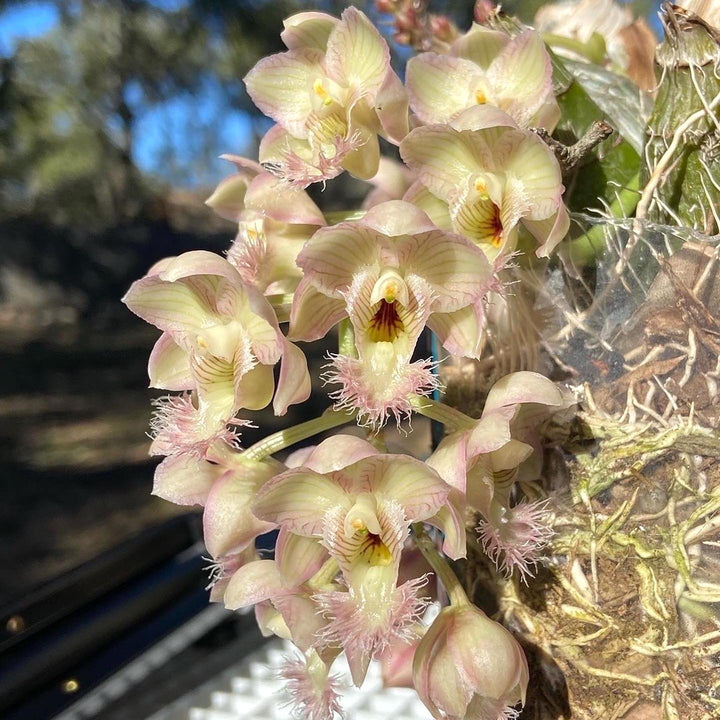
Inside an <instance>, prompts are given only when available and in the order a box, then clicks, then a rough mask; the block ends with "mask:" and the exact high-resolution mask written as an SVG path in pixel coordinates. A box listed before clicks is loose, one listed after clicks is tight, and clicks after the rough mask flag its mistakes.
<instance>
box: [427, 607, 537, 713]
mask: <svg viewBox="0 0 720 720" xmlns="http://www.w3.org/2000/svg"><path fill="white" fill-rule="evenodd" d="M528 680H529V673H528V665H527V660H526V659H525V654H524V653H523V650H522V648H521V647H520V645H519V644H518V642H517V640H515V638H514V637H513V636H512V635H511V634H510V633H509V632H508V631H507V630H506V629H505V628H504V627H503V626H502V625H500V624H499V623H496V622H494V621H492V620H490V618H488V617H487V615H485V613H484V612H482V610H479V609H478V608H476V607H473V606H472V605H470V604H464V605H461V606H453V607H446V608H444V609H443V610H442V612H441V613H440V615H438V617H437V618H436V619H435V621H434V622H433V624H432V625H431V626H430V629H429V630H428V631H427V633H426V634H425V637H423V639H422V640H421V641H420V645H419V646H418V649H417V651H416V652H415V658H414V661H413V682H414V685H415V689H416V690H417V693H418V695H419V696H420V699H421V700H422V701H423V703H425V706H426V707H427V708H428V710H430V712H431V713H432V716H433V717H434V718H436V720H511V719H512V718H516V717H517V716H518V713H517V712H516V711H515V710H513V706H514V705H516V704H517V703H522V704H523V705H524V704H525V694H526V691H527V685H528Z"/></svg>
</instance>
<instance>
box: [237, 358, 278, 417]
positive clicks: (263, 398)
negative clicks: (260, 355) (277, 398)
mask: <svg viewBox="0 0 720 720" xmlns="http://www.w3.org/2000/svg"><path fill="white" fill-rule="evenodd" d="M274 391H275V377H274V375H273V369H272V366H271V365H262V364H259V365H256V366H255V367H254V368H252V369H250V370H248V371H247V372H246V373H243V374H242V375H235V393H234V404H235V405H236V406H237V407H242V408H246V409H248V410H262V409H263V408H264V407H267V405H268V404H269V403H270V401H271V400H272V396H273V392H274Z"/></svg>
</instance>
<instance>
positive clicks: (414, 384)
mask: <svg viewBox="0 0 720 720" xmlns="http://www.w3.org/2000/svg"><path fill="white" fill-rule="evenodd" d="M373 364H374V363H373V362H372V361H371V362H369V363H366V362H363V361H362V360H357V359H356V358H350V357H346V356H345V355H333V356H331V362H330V363H329V364H328V365H327V366H326V367H327V368H328V370H327V371H326V372H325V373H323V375H322V376H321V377H322V379H323V380H324V381H325V383H327V384H339V385H340V386H341V387H340V388H339V389H338V390H333V391H332V392H331V393H330V398H331V399H332V400H333V401H334V402H335V409H336V410H357V411H358V423H359V424H360V425H363V426H367V427H372V428H379V427H382V426H383V425H385V423H386V422H387V421H388V420H389V419H390V418H391V417H392V418H394V419H395V420H396V421H397V422H398V424H399V423H400V422H401V420H403V419H406V418H409V417H410V416H411V415H412V411H413V409H412V405H411V404H410V400H409V398H410V395H413V394H415V395H429V394H430V393H432V392H433V391H434V390H436V389H437V388H438V387H439V381H438V379H437V377H436V376H435V375H434V374H433V372H432V371H433V368H434V367H435V364H436V363H435V362H434V361H432V360H418V361H417V362H413V363H397V364H395V365H393V367H392V368H391V369H390V370H391V371H390V373H389V374H383V373H377V372H375V370H374V368H373ZM382 369H383V370H385V369H386V368H385V367H383V368H382Z"/></svg>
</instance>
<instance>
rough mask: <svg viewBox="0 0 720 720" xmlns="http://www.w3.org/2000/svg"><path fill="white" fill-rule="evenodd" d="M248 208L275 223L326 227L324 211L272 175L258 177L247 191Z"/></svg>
mask: <svg viewBox="0 0 720 720" xmlns="http://www.w3.org/2000/svg"><path fill="white" fill-rule="evenodd" d="M245 204H246V205H247V206H248V207H249V208H253V209H258V210H261V211H262V212H263V213H265V214H266V215H267V216H268V217H271V218H272V219H273V220H276V221H278V222H284V223H292V224H295V225H324V224H325V218H324V217H323V214H322V212H321V211H320V208H319V207H318V206H317V205H316V204H315V203H314V202H313V201H312V200H311V199H310V196H309V195H308V194H307V193H306V192H305V191H304V190H299V189H297V188H294V187H292V186H288V184H287V183H286V182H283V180H281V179H280V178H278V177H276V176H275V175H272V174H270V173H268V172H264V173H261V174H260V175H258V176H257V177H256V178H255V179H254V180H253V181H252V183H250V186H249V187H248V188H247V193H246V195H245Z"/></svg>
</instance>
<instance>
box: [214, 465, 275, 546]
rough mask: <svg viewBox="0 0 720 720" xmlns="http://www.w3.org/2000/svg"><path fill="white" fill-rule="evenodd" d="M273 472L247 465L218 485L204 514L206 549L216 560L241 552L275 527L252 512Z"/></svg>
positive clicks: (219, 481) (223, 477)
mask: <svg viewBox="0 0 720 720" xmlns="http://www.w3.org/2000/svg"><path fill="white" fill-rule="evenodd" d="M274 472H275V469H274V468H273V467H272V466H270V465H265V464H262V463H253V464H247V466H246V467H244V468H242V469H240V470H229V471H228V472H226V473H225V474H224V475H223V476H222V477H220V478H219V479H218V480H217V481H216V482H215V484H214V485H213V487H212V489H211V490H210V494H209V495H208V498H207V501H206V503H205V512H204V514H203V535H204V538H205V546H206V547H207V549H208V552H209V553H210V554H211V555H212V556H213V557H215V558H219V557H222V556H223V555H228V554H229V553H232V552H238V551H239V550H242V549H243V548H245V547H246V546H247V545H248V544H249V543H251V542H252V541H253V540H254V539H255V538H256V537H257V536H258V535H262V534H263V533H266V532H269V531H270V530H272V529H273V528H275V527H276V525H275V524H274V523H272V522H268V521H266V520H259V519H258V518H257V517H256V516H255V515H253V513H252V511H251V507H252V503H253V500H254V499H255V496H256V495H257V493H258V491H259V490H260V488H261V487H263V485H265V484H266V483H267V482H268V481H269V480H270V478H271V477H272V475H273V473H274Z"/></svg>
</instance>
